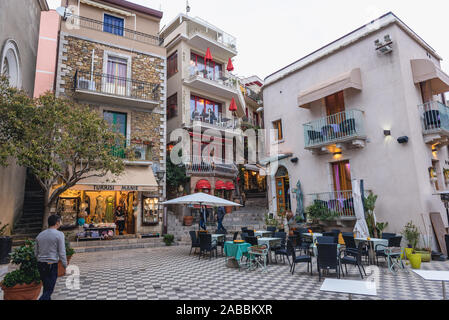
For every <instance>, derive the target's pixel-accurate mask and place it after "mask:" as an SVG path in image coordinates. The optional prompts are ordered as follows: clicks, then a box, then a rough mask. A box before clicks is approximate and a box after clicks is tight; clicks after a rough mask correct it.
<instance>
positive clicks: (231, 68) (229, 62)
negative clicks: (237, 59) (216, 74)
mask: <svg viewBox="0 0 449 320" xmlns="http://www.w3.org/2000/svg"><path fill="white" fill-rule="evenodd" d="M226 70H228V71H229V72H231V71H234V66H233V65H232V60H231V58H229V61H228V67H227V68H226Z"/></svg>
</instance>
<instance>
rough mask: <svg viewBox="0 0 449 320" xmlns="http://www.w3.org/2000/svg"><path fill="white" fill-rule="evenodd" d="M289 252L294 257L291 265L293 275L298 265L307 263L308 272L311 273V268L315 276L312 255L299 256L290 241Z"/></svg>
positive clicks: (288, 243) (288, 242)
mask: <svg viewBox="0 0 449 320" xmlns="http://www.w3.org/2000/svg"><path fill="white" fill-rule="evenodd" d="M287 251H288V253H289V254H290V256H291V257H292V263H291V265H290V272H291V273H292V275H293V274H294V273H295V267H296V264H297V263H305V262H307V272H309V266H310V274H311V275H312V274H313V270H312V257H311V255H302V256H297V255H296V252H295V248H294V247H293V244H292V242H291V241H290V240H288V241H287ZM289 262H290V261H289Z"/></svg>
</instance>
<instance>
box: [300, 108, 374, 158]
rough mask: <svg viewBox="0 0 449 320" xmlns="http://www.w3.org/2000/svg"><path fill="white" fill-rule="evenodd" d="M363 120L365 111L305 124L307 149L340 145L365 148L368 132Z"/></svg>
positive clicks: (339, 114)
mask: <svg viewBox="0 0 449 320" xmlns="http://www.w3.org/2000/svg"><path fill="white" fill-rule="evenodd" d="M363 118H364V115H363V111H360V110H348V111H343V112H340V113H337V114H333V115H330V116H327V117H323V118H321V119H318V120H315V121H312V122H309V123H306V124H304V144H305V149H308V150H314V149H321V148H323V147H327V146H329V145H333V144H340V143H349V144H350V145H351V146H353V147H364V145H365V143H364V141H365V140H366V132H365V126H364V121H363Z"/></svg>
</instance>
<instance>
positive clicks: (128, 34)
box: [67, 15, 164, 46]
mask: <svg viewBox="0 0 449 320" xmlns="http://www.w3.org/2000/svg"><path fill="white" fill-rule="evenodd" d="M67 23H69V24H71V27H72V28H87V29H92V30H97V31H101V32H107V33H111V32H108V31H105V28H109V29H110V30H113V31H114V33H111V34H115V35H116V36H117V37H123V38H127V39H130V40H135V41H139V42H143V43H146V44H151V45H154V46H161V45H162V43H163V41H164V40H163V39H162V38H160V37H158V36H154V35H151V34H147V33H143V32H139V31H136V30H131V29H127V28H119V27H117V26H115V25H112V24H109V23H105V22H102V21H98V20H94V19H90V18H86V17H81V16H76V15H72V16H70V17H69V18H68V19H67ZM117 33H118V34H117Z"/></svg>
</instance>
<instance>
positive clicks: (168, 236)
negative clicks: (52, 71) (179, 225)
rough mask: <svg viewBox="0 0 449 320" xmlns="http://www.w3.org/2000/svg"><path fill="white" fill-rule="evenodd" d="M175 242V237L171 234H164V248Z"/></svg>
mask: <svg viewBox="0 0 449 320" xmlns="http://www.w3.org/2000/svg"><path fill="white" fill-rule="evenodd" d="M174 241H175V236H174V235H172V234H164V243H165V245H166V246H171V245H172V244H173V242H174Z"/></svg>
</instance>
